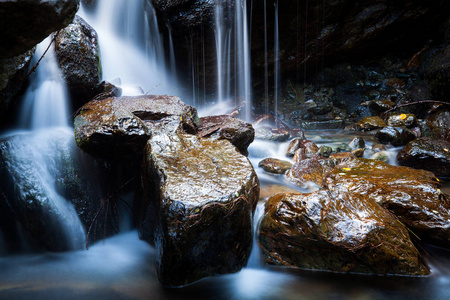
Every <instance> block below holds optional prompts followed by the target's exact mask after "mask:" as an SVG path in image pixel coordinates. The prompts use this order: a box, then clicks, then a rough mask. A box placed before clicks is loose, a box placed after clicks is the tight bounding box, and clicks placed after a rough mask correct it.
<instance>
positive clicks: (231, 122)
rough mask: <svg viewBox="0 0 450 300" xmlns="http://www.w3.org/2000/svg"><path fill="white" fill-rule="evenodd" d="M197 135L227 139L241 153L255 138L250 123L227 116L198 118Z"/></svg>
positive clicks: (245, 150) (244, 151)
mask: <svg viewBox="0 0 450 300" xmlns="http://www.w3.org/2000/svg"><path fill="white" fill-rule="evenodd" d="M199 123H200V124H199V128H198V135H199V136H200V137H211V138H213V139H223V140H229V141H230V142H231V143H232V144H233V145H235V146H236V148H238V150H239V151H240V152H241V153H246V152H247V148H248V146H249V145H250V144H251V143H252V142H253V140H254V139H255V129H253V126H252V124H250V123H247V122H244V121H242V120H240V119H237V118H232V117H229V116H211V117H203V118H200V121H199Z"/></svg>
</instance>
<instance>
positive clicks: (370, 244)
mask: <svg viewBox="0 0 450 300" xmlns="http://www.w3.org/2000/svg"><path fill="white" fill-rule="evenodd" d="M259 242H260V245H261V248H262V251H263V255H264V260H265V261H266V262H267V263H269V264H276V265H282V266H287V267H295V268H305V269H317V270H327V271H334V272H352V273H353V272H355V273H371V274H380V275H386V274H398V275H425V274H428V273H429V270H428V268H427V267H426V266H425V265H424V264H423V263H422V261H421V258H420V254H419V252H418V251H417V249H416V248H415V247H414V245H413V243H412V242H411V240H410V238H409V234H408V231H407V230H406V228H405V227H404V226H403V225H402V224H401V223H400V222H399V221H398V220H397V219H396V218H395V217H393V216H391V215H390V214H389V213H388V212H387V211H385V210H384V209H383V208H382V207H380V206H379V205H378V204H376V203H375V202H372V201H371V200H370V199H368V198H365V197H362V196H359V195H357V194H346V193H340V192H331V191H326V190H324V191H318V192H315V193H312V194H307V195H305V194H289V193H283V194H277V195H275V196H272V197H271V198H270V199H269V200H268V201H267V203H266V206H265V214H264V217H263V219H262V221H261V224H260V236H259Z"/></svg>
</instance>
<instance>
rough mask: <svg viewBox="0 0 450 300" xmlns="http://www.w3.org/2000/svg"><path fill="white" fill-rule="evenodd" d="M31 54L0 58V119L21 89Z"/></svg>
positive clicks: (29, 52)
mask: <svg viewBox="0 0 450 300" xmlns="http://www.w3.org/2000/svg"><path fill="white" fill-rule="evenodd" d="M0 5H1V4H0ZM33 54H34V49H33V50H30V51H28V52H26V53H24V54H22V55H18V56H15V57H11V58H0V117H3V116H5V115H7V113H8V111H9V108H10V107H11V104H12V100H13V98H14V96H16V95H17V93H18V92H19V90H20V88H21V87H22V85H23V83H24V81H25V79H26V78H25V77H26V75H27V72H28V69H29V67H30V63H31V60H32V58H33Z"/></svg>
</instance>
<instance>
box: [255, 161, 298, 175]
mask: <svg viewBox="0 0 450 300" xmlns="http://www.w3.org/2000/svg"><path fill="white" fill-rule="evenodd" d="M258 167H260V168H262V169H263V170H264V171H266V172H268V173H274V174H285V173H286V172H287V171H288V170H289V169H290V168H291V167H292V163H290V162H288V161H285V160H281V159H277V158H265V159H263V160H261V161H260V162H259V163H258Z"/></svg>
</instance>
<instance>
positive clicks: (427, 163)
mask: <svg viewBox="0 0 450 300" xmlns="http://www.w3.org/2000/svg"><path fill="white" fill-rule="evenodd" d="M397 161H398V163H399V164H400V165H402V166H408V167H412V168H415V169H424V170H428V171H431V172H433V173H434V174H436V176H439V177H450V142H449V141H446V140H436V139H430V138H420V139H417V140H414V141H412V142H410V143H408V144H407V145H406V146H405V147H404V148H403V149H402V150H400V152H399V153H398V154H397Z"/></svg>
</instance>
